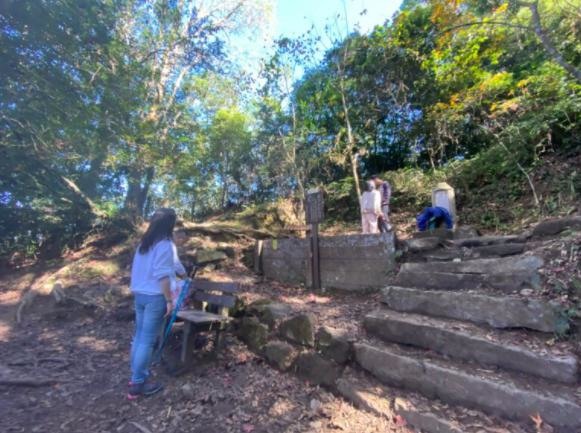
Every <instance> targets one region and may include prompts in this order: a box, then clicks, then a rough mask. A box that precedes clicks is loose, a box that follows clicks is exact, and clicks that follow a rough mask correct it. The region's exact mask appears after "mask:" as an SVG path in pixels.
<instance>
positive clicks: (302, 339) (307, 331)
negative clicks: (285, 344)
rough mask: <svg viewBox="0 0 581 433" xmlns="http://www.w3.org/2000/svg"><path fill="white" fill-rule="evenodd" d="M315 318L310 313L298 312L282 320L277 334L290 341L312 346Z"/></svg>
mask: <svg viewBox="0 0 581 433" xmlns="http://www.w3.org/2000/svg"><path fill="white" fill-rule="evenodd" d="M314 327H315V318H314V316H313V315H312V314H298V315H296V316H294V317H292V318H290V319H287V320H285V321H283V322H282V323H281V324H280V327H279V334H280V335H281V336H282V337H283V338H284V339H286V340H288V341H290V342H291V343H296V344H300V345H301V346H308V347H313V346H314V345H315V331H314Z"/></svg>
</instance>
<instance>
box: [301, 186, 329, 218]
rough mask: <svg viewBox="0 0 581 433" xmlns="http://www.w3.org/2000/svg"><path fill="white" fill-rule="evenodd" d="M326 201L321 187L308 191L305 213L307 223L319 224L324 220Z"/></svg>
mask: <svg viewBox="0 0 581 433" xmlns="http://www.w3.org/2000/svg"><path fill="white" fill-rule="evenodd" d="M324 209H325V202H324V199H323V191H321V190H320V189H318V188H317V189H312V190H309V192H307V199H306V206H305V213H306V219H307V224H318V223H320V222H323V218H324V216H325V215H324Z"/></svg>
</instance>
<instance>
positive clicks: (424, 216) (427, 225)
mask: <svg viewBox="0 0 581 433" xmlns="http://www.w3.org/2000/svg"><path fill="white" fill-rule="evenodd" d="M416 222H417V224H418V230H419V231H420V232H423V231H426V230H435V229H438V228H440V227H442V226H443V225H446V228H447V229H452V227H454V222H453V220H452V215H450V212H448V209H446V208H443V207H439V206H436V207H427V208H425V209H424V210H423V211H422V212H421V213H420V214H419V215H418V216H417V217H416Z"/></svg>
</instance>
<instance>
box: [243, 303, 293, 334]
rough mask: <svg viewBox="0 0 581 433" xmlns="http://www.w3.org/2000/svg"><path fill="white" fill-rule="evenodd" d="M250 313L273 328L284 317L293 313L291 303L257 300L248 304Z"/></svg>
mask: <svg viewBox="0 0 581 433" xmlns="http://www.w3.org/2000/svg"><path fill="white" fill-rule="evenodd" d="M248 313H249V314H251V315H254V316H256V317H258V319H259V320H260V321H261V322H262V323H265V324H267V325H268V326H269V327H270V328H271V329H272V328H273V327H274V326H275V325H276V323H278V322H280V321H281V320H282V319H284V318H286V317H288V316H289V315H290V314H291V313H292V309H291V307H290V305H288V304H283V303H282V302H265V301H262V300H261V301H257V302H254V303H252V304H250V305H249V306H248Z"/></svg>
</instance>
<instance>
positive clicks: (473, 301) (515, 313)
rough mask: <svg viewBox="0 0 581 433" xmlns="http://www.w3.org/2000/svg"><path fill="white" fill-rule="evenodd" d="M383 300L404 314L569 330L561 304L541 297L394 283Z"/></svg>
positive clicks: (505, 325)
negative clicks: (491, 293) (427, 288)
mask: <svg viewBox="0 0 581 433" xmlns="http://www.w3.org/2000/svg"><path fill="white" fill-rule="evenodd" d="M382 302H383V303H385V304H386V305H387V306H388V307H389V308H391V309H392V310H397V311H401V312H404V313H419V314H426V315H428V316H433V317H443V318H448V319H457V320H464V321H470V322H474V323H479V324H485V325H489V326H492V327H494V328H528V329H533V330H536V331H541V332H551V333H555V332H557V333H564V332H566V331H567V330H568V329H569V322H568V321H567V319H566V317H565V316H564V315H563V313H562V308H561V307H560V306H559V304H558V303H556V302H547V301H543V300H540V299H528V298H522V297H517V296H493V295H488V294H482V293H467V292H448V291H440V290H421V289H411V288H405V287H395V286H390V287H387V288H385V289H383V290H382Z"/></svg>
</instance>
